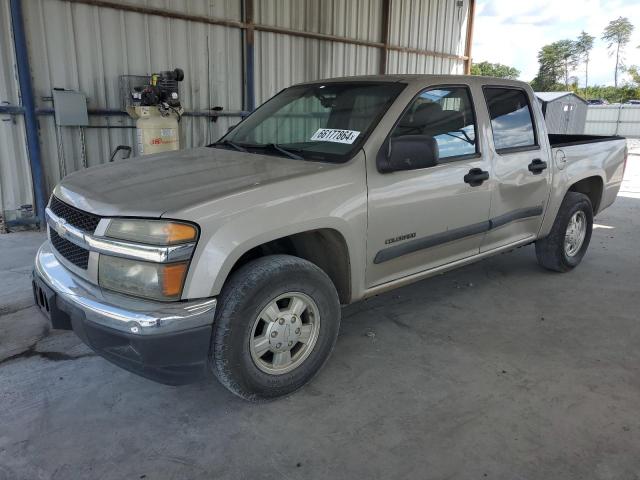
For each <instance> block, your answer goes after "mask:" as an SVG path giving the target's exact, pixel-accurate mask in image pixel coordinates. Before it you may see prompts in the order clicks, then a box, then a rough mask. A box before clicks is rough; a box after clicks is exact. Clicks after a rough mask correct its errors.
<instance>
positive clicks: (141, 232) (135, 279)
mask: <svg viewBox="0 0 640 480" xmlns="http://www.w3.org/2000/svg"><path fill="white" fill-rule="evenodd" d="M105 237H108V238H115V239H118V240H126V241H127V242H129V244H130V245H129V247H128V248H129V249H130V250H131V249H132V248H133V250H135V248H136V245H135V244H136V243H137V244H140V248H145V249H146V250H148V249H149V248H160V249H161V250H162V248H161V247H172V248H173V247H175V246H176V245H180V244H185V243H193V242H195V241H196V240H197V239H198V228H197V227H196V226H195V225H192V224H190V223H185V222H175V221H169V220H145V219H128V218H113V219H111V221H110V222H109V226H108V227H107V230H106V232H105ZM151 245H153V247H150V246H151ZM191 250H193V248H192V247H191ZM114 253H115V251H114ZM125 256H126V255H125ZM143 258H144V257H143ZM183 259H184V257H181V258H180V260H183ZM188 267H189V261H188V260H187V261H180V262H174V263H154V262H149V261H145V260H137V259H133V258H121V257H116V256H111V255H109V253H108V252H107V253H105V252H104V251H103V252H102V253H101V254H100V260H99V262H98V283H99V284H100V286H101V287H104V288H106V289H109V290H114V291H116V292H122V293H126V294H129V295H134V296H137V297H145V298H151V299H154V300H164V301H171V300H179V299H180V297H181V295H182V287H183V286H184V280H185V277H186V276H187V268H188Z"/></svg>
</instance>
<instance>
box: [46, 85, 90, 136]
mask: <svg viewBox="0 0 640 480" xmlns="http://www.w3.org/2000/svg"><path fill="white" fill-rule="evenodd" d="M52 94H53V108H54V109H55V115H56V125H58V126H60V127H86V126H87V125H89V115H88V113H87V97H86V96H85V95H84V93H80V92H76V91H75V90H64V89H58V88H54V89H53V92H52Z"/></svg>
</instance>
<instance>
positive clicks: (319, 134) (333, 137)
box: [311, 128, 360, 145]
mask: <svg viewBox="0 0 640 480" xmlns="http://www.w3.org/2000/svg"><path fill="white" fill-rule="evenodd" d="M358 135H360V132H357V131H355V130H340V129H337V128H319V129H318V130H317V131H316V133H314V134H313V136H312V137H311V140H316V141H320V142H334V143H348V144H349V145H351V144H352V143H353V142H355V141H356V138H358Z"/></svg>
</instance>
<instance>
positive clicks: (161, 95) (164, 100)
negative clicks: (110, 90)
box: [131, 68, 184, 109]
mask: <svg viewBox="0 0 640 480" xmlns="http://www.w3.org/2000/svg"><path fill="white" fill-rule="evenodd" d="M182 80H184V71H182V69H180V68H176V69H174V70H166V71H164V72H160V73H154V74H152V75H151V77H150V81H149V84H148V85H145V86H138V87H135V88H134V91H133V92H131V96H132V98H133V103H134V105H135V103H139V105H140V106H143V107H164V108H165V109H168V108H169V107H173V108H177V107H180V94H179V92H178V82H181V81H182Z"/></svg>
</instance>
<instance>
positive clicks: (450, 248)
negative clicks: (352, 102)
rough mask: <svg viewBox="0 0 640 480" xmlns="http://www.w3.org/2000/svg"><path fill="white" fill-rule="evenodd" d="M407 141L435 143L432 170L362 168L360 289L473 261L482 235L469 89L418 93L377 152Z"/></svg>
mask: <svg viewBox="0 0 640 480" xmlns="http://www.w3.org/2000/svg"><path fill="white" fill-rule="evenodd" d="M412 135H415V136H416V137H415V139H417V140H418V141H425V149H427V148H428V147H427V145H426V143H427V142H429V143H431V144H432V143H433V140H432V139H435V141H436V143H437V145H438V150H439V159H438V161H437V162H435V163H434V165H433V166H431V167H428V168H421V169H417V170H404V171H395V172H391V173H380V171H379V170H378V169H377V168H376V166H375V165H373V162H369V167H368V178H367V182H368V191H369V202H368V205H369V208H368V212H369V213H368V240H367V278H366V283H367V287H373V286H376V285H380V284H383V283H386V282H389V281H392V280H395V279H398V278H401V277H404V276H407V275H411V274H414V273H418V272H421V271H424V270H428V269H431V268H435V267H438V266H440V265H443V264H446V263H449V262H453V261H456V260H459V259H462V258H465V257H469V256H472V255H476V254H477V253H478V252H479V249H480V244H481V241H482V238H483V237H484V234H485V232H486V231H487V228H488V218H489V202H490V196H491V188H490V184H491V182H487V181H486V178H487V177H488V176H489V175H491V171H490V170H491V168H490V164H489V161H488V160H487V159H486V158H485V157H484V156H483V155H482V154H481V150H480V148H479V145H478V141H477V138H478V128H477V124H476V119H475V114H474V109H473V103H472V100H471V93H470V91H469V88H468V87H466V86H439V87H430V88H429V89H427V90H424V91H423V92H421V93H420V94H419V95H418V96H417V97H416V98H415V99H414V100H413V101H412V102H411V104H410V105H409V106H408V108H407V109H406V110H405V112H404V113H403V115H402V116H401V118H400V120H399V121H398V122H397V124H396V125H395V127H394V128H393V130H392V132H391V134H390V137H389V139H387V141H386V142H385V144H383V149H384V148H388V145H389V143H388V142H389V141H390V140H391V139H393V138H398V137H406V136H412ZM470 172H471V173H470Z"/></svg>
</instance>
